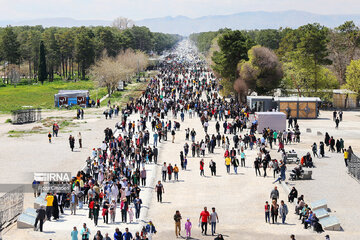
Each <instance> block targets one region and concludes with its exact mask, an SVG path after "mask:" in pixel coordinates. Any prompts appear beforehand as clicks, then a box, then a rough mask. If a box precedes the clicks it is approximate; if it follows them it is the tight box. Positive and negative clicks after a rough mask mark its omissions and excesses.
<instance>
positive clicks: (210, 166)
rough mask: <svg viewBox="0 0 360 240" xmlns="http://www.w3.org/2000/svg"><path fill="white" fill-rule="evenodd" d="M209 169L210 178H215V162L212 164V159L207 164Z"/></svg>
mask: <svg viewBox="0 0 360 240" xmlns="http://www.w3.org/2000/svg"><path fill="white" fill-rule="evenodd" d="M209 168H210V171H211V176H216V162H214V161H213V160H212V159H211V161H210V163H209Z"/></svg>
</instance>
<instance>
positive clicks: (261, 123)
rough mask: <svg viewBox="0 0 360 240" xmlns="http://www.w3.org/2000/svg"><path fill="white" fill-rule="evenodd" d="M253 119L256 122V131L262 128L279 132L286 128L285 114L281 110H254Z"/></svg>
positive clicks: (259, 131)
mask: <svg viewBox="0 0 360 240" xmlns="http://www.w3.org/2000/svg"><path fill="white" fill-rule="evenodd" d="M255 119H256V120H257V123H258V126H257V131H258V133H261V132H262V130H263V129H264V128H266V129H267V128H270V129H272V130H276V131H281V132H282V131H284V130H286V114H285V113H283V112H256V113H255Z"/></svg>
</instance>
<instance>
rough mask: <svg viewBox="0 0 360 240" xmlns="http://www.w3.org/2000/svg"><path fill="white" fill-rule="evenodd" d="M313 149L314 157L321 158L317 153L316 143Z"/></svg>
mask: <svg viewBox="0 0 360 240" xmlns="http://www.w3.org/2000/svg"><path fill="white" fill-rule="evenodd" d="M311 149H312V152H313V155H314V157H315V156H317V157H319V155H318V153H317V145H316V143H315V142H314V143H313V145H312V146H311Z"/></svg>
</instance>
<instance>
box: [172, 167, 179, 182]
mask: <svg viewBox="0 0 360 240" xmlns="http://www.w3.org/2000/svg"><path fill="white" fill-rule="evenodd" d="M173 171H174V179H175V181H179V168H178V166H176V164H175V166H174V168H173Z"/></svg>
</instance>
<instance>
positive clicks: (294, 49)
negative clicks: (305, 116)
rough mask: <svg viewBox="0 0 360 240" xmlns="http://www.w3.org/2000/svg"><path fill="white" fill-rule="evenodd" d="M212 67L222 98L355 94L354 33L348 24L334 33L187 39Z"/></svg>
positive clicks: (305, 30)
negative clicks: (277, 92)
mask: <svg viewBox="0 0 360 240" xmlns="http://www.w3.org/2000/svg"><path fill="white" fill-rule="evenodd" d="M190 39H191V40H192V41H193V42H194V43H195V44H196V46H197V47H198V48H199V51H200V52H202V53H203V54H204V55H205V56H206V57H207V60H208V62H209V63H210V65H211V66H212V68H213V70H214V71H215V73H216V74H217V75H218V77H220V78H222V86H223V88H224V91H225V92H226V93H230V92H235V93H237V94H238V96H239V98H240V99H241V100H243V101H244V96H246V95H247V94H249V93H251V91H256V92H257V93H258V94H270V93H272V91H273V90H274V89H275V88H282V89H295V90H296V91H297V93H298V94H299V96H303V95H312V96H320V94H321V91H320V90H325V89H334V88H339V87H340V86H341V87H342V88H347V89H350V90H352V91H355V92H357V93H359V92H360V68H359V67H360V60H359V58H360V51H359V50H360V48H359V47H360V29H359V27H357V26H356V25H355V24H354V22H352V21H348V22H345V23H344V24H342V25H340V26H339V27H336V28H334V29H330V28H327V27H325V26H322V25H320V24H317V23H314V24H307V25H304V26H301V27H299V28H297V29H290V28H284V29H265V30H250V31H239V30H231V29H220V30H219V31H216V32H203V33H196V34H192V35H190Z"/></svg>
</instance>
